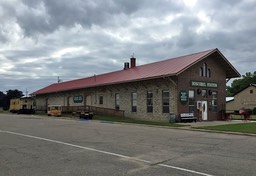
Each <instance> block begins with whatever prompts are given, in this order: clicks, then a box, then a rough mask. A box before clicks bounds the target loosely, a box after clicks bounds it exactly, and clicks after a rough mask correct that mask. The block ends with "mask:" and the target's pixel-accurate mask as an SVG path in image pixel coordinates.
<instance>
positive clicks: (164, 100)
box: [32, 48, 240, 120]
mask: <svg viewBox="0 0 256 176" xmlns="http://www.w3.org/2000/svg"><path fill="white" fill-rule="evenodd" d="M239 76H240V74H239V73H238V71H237V70H236V69H235V68H234V67H233V66H232V65H231V64H230V62H229V61H228V60H227V59H226V58H225V56H224V55H223V54H222V53H221V52H220V51H219V50H218V49H217V48H216V49H211V50H207V51H202V52H198V53H194V54H189V55H185V56H181V57H176V58H172V59H167V60H163V61H158V62H155V63H150V64H145V65H141V66H137V65H136V59H135V58H131V59H130V63H128V62H126V63H124V68H123V69H122V70H119V71H114V72H110V73H105V74H101V75H94V76H92V77H87V78H83V79H77V80H72V81H67V82H62V83H55V84H52V85H49V86H47V87H44V88H42V89H40V90H37V91H36V92H34V93H32V95H33V96H35V100H36V106H37V108H38V109H46V107H47V106H48V105H52V104H53V105H54V104H55V105H56V104H58V105H62V106H63V111H73V110H75V108H76V107H77V108H82V107H84V108H85V107H92V108H94V110H95V111H97V112H98V113H108V112H113V113H115V112H116V113H119V112H122V113H123V115H124V116H125V117H132V118H140V119H152V120H167V119H168V118H167V117H168V115H169V113H174V114H175V115H176V117H179V114H180V113H194V115H195V117H197V118H198V119H201V120H215V119H220V118H221V114H220V111H221V110H222V109H224V108H225V103H226V100H225V97H226V80H227V79H230V78H235V77H239Z"/></svg>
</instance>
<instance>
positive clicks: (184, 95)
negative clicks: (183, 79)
mask: <svg viewBox="0 0 256 176" xmlns="http://www.w3.org/2000/svg"><path fill="white" fill-rule="evenodd" d="M187 101H188V93H187V91H185V90H182V91H180V102H181V104H183V105H185V104H186V103H187Z"/></svg>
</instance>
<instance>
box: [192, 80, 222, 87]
mask: <svg viewBox="0 0 256 176" xmlns="http://www.w3.org/2000/svg"><path fill="white" fill-rule="evenodd" d="M190 85H191V86H195V87H209V88H217V87H218V84H217V83H212V82H201V81H190Z"/></svg>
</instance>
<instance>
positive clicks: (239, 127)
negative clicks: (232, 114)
mask: <svg viewBox="0 0 256 176" xmlns="http://www.w3.org/2000/svg"><path fill="white" fill-rule="evenodd" d="M193 128H195V129H206V130H217V131H229V132H240V133H251V134H256V123H255V122H254V123H253V122H252V123H239V124H228V125H217V126H204V127H193Z"/></svg>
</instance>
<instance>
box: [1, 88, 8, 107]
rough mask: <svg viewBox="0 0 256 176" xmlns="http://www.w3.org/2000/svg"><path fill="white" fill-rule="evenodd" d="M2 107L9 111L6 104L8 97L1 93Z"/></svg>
mask: <svg viewBox="0 0 256 176" xmlns="http://www.w3.org/2000/svg"><path fill="white" fill-rule="evenodd" d="M0 107H2V108H4V109H8V105H7V102H6V95H5V94H4V93H3V92H1V91H0Z"/></svg>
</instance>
